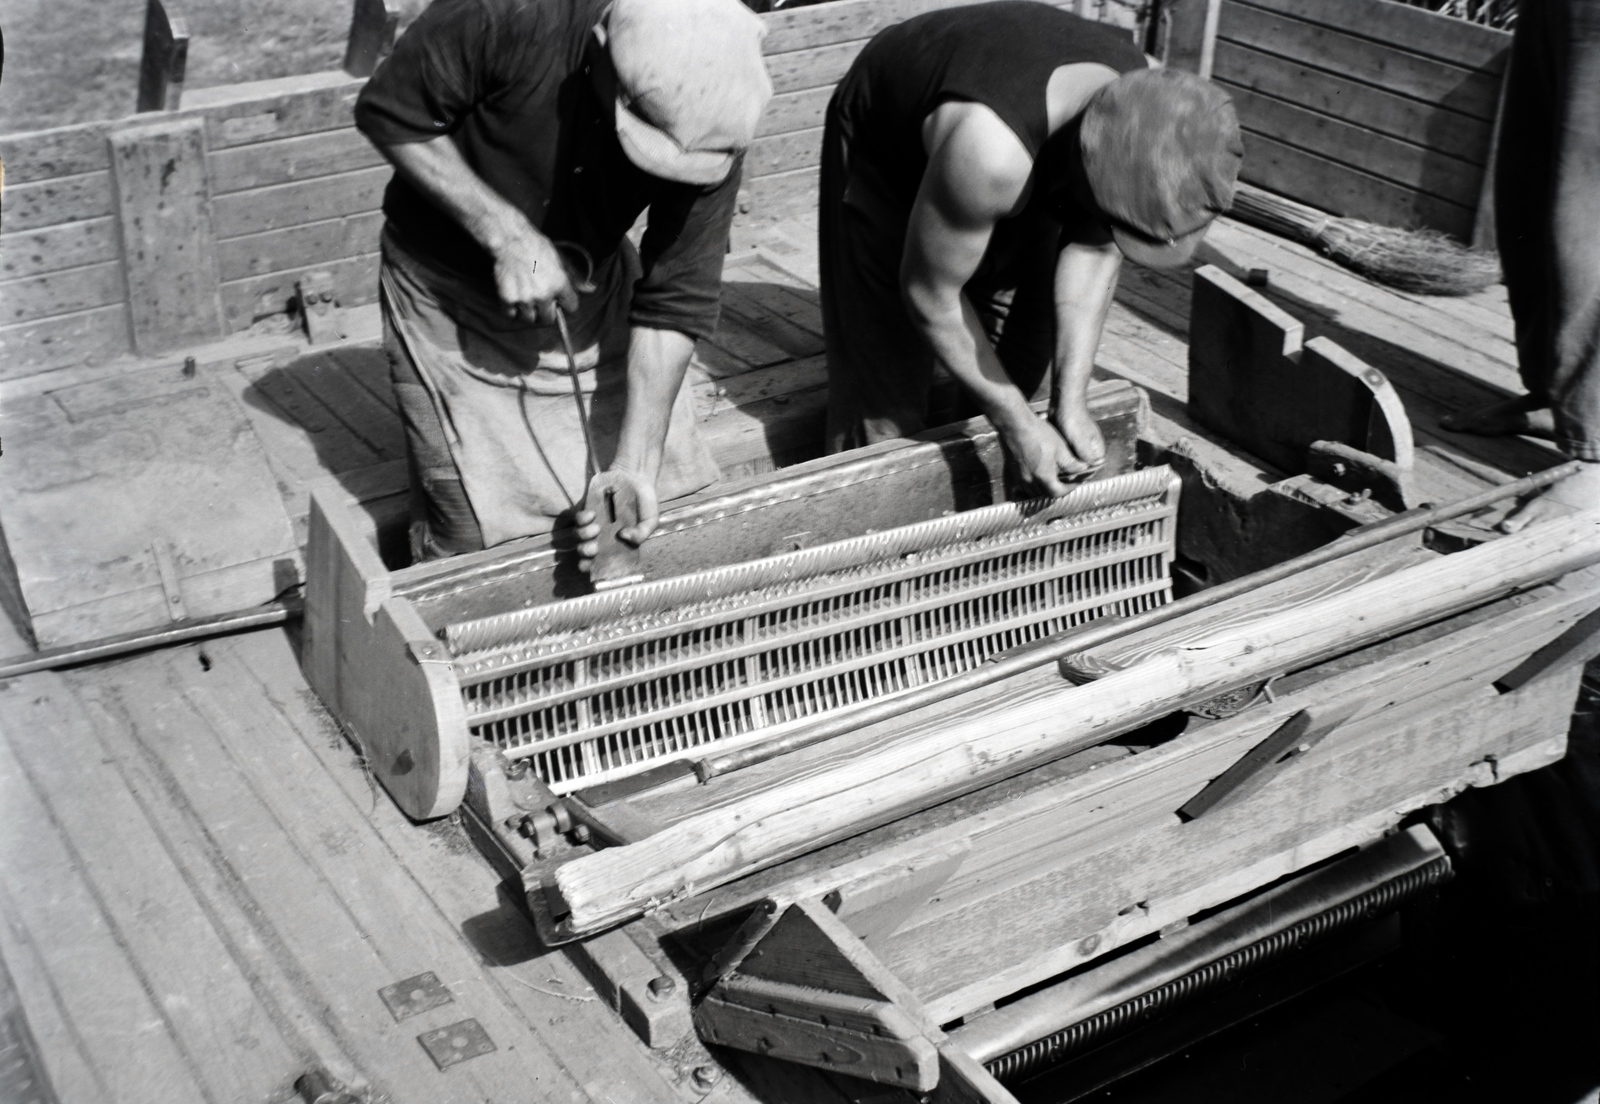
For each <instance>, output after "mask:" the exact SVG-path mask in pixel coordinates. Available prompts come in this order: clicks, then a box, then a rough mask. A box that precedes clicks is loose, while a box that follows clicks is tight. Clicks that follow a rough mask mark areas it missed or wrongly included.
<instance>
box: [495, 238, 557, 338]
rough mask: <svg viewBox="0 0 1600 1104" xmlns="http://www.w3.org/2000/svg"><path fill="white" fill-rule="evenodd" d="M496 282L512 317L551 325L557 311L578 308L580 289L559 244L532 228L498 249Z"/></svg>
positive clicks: (496, 253)
mask: <svg viewBox="0 0 1600 1104" xmlns="http://www.w3.org/2000/svg"><path fill="white" fill-rule="evenodd" d="M494 282H495V289H496V290H497V291H498V292H499V293H500V301H501V302H502V303H504V304H505V305H506V313H507V314H509V315H517V314H522V315H525V316H528V317H532V318H535V319H537V320H538V321H539V322H541V323H543V324H545V325H549V324H550V323H552V322H554V321H555V320H556V312H555V308H556V306H557V305H559V306H560V307H561V309H562V310H564V311H566V312H567V313H568V314H571V313H572V312H573V311H575V310H577V309H578V289H577V288H576V287H574V286H573V283H572V277H571V276H569V275H568V274H567V267H566V265H565V264H563V263H562V260H561V253H560V252H559V251H558V250H557V249H556V246H555V243H554V242H552V241H551V240H550V239H549V238H547V237H545V236H544V235H543V234H541V233H539V232H538V231H537V230H535V229H533V228H532V227H527V228H526V229H525V230H523V232H521V233H518V234H514V235H512V236H511V237H509V238H508V239H507V240H506V242H505V243H504V244H503V245H501V246H500V247H499V248H497V249H495V250H494Z"/></svg>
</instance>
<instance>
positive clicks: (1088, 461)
mask: <svg viewBox="0 0 1600 1104" xmlns="http://www.w3.org/2000/svg"><path fill="white" fill-rule="evenodd" d="M1050 421H1051V423H1052V424H1053V425H1054V426H1055V427H1056V430H1057V432H1059V433H1060V434H1061V436H1062V437H1063V438H1064V439H1065V440H1066V442H1067V447H1068V448H1070V449H1071V450H1072V454H1073V455H1074V456H1076V457H1077V458H1078V459H1079V460H1080V461H1082V462H1083V463H1084V464H1085V465H1086V466H1087V469H1088V471H1090V472H1096V471H1099V470H1100V469H1101V468H1103V467H1105V463H1106V439H1105V437H1104V436H1102V435H1101V433H1100V426H1099V425H1098V424H1097V423H1096V422H1095V420H1094V418H1093V416H1091V415H1090V413H1089V410H1088V407H1087V406H1085V405H1084V404H1082V403H1074V404H1071V405H1068V406H1064V407H1062V408H1061V409H1058V410H1056V411H1054V412H1053V413H1052V414H1051V415H1050Z"/></svg>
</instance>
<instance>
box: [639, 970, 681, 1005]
mask: <svg viewBox="0 0 1600 1104" xmlns="http://www.w3.org/2000/svg"><path fill="white" fill-rule="evenodd" d="M646 988H648V989H649V990H650V999H651V1000H658V1001H660V1000H666V999H667V998H668V997H670V996H672V994H673V993H674V992H676V991H677V989H678V983H677V982H675V981H673V980H672V979H671V978H669V977H668V976H667V975H666V974H662V975H661V976H660V977H653V978H651V979H650V984H649V985H648V986H647V987H646Z"/></svg>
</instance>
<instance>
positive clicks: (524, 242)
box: [379, 135, 578, 322]
mask: <svg viewBox="0 0 1600 1104" xmlns="http://www.w3.org/2000/svg"><path fill="white" fill-rule="evenodd" d="M379 149H380V150H381V152H382V153H383V155H384V156H385V157H387V158H388V159H389V161H390V163H392V164H393V165H394V167H395V169H396V170H397V171H399V172H400V173H401V174H402V175H404V176H405V177H406V179H408V180H409V181H411V183H412V184H414V185H415V186H416V187H417V188H419V189H420V190H421V191H422V192H423V194H425V195H426V196H427V197H428V198H429V199H431V200H432V201H433V202H434V204H435V205H437V206H438V207H439V208H440V209H441V210H442V211H444V212H445V213H446V214H447V215H449V216H450V217H451V218H453V219H455V220H456V222H458V223H459V224H460V225H461V226H462V228H463V229H465V230H466V231H467V233H469V234H471V235H472V237H473V238H474V239H475V240H476V241H477V242H478V244H479V245H481V246H483V248H484V249H485V251H487V252H488V254H489V255H490V256H491V257H493V258H494V261H495V273H494V275H495V288H496V290H497V291H498V292H499V294H500V299H501V301H502V302H504V303H505V304H506V306H507V307H508V308H509V309H512V310H515V309H516V308H518V307H519V306H522V305H527V306H530V307H532V308H533V309H534V311H535V312H536V313H537V315H538V317H539V318H540V320H541V321H545V322H549V321H551V320H552V317H553V316H552V314H551V312H550V310H549V307H548V304H550V303H552V302H558V303H560V304H561V306H562V307H563V308H565V309H566V310H569V311H570V310H576V309H577V306H578V297H577V292H576V291H575V290H574V289H573V287H572V282H571V280H570V279H569V278H568V276H567V273H566V269H565V267H564V266H563V265H562V263H561V255H560V254H559V253H558V252H556V248H555V246H554V245H553V244H552V243H551V241H550V239H549V238H547V237H545V236H544V235H543V234H541V233H539V231H537V230H535V229H534V228H533V224H532V223H530V222H529V221H528V220H527V218H526V217H524V215H523V214H522V212H521V211H519V210H517V209H516V208H515V207H514V206H512V205H511V204H510V203H509V202H508V201H507V200H506V199H505V197H503V196H501V195H500V194H499V193H498V192H496V191H495V190H494V189H493V188H491V187H489V185H488V184H487V183H485V182H484V180H483V178H482V177H480V176H479V175H478V174H477V173H476V172H474V171H473V169H472V166H471V165H469V164H467V160H466V158H464V157H462V156H461V151H460V150H458V149H457V148H456V145H455V142H453V141H452V140H451V139H450V138H449V137H448V136H445V135H441V136H440V137H438V138H434V139H431V140H430V141H427V142H402V143H398V144H395V145H391V146H380V147H379Z"/></svg>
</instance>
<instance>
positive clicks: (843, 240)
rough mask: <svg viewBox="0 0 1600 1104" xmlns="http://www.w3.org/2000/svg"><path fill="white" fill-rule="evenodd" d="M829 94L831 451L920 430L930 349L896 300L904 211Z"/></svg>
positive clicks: (825, 307)
mask: <svg viewBox="0 0 1600 1104" xmlns="http://www.w3.org/2000/svg"><path fill="white" fill-rule="evenodd" d="M849 146H850V126H849V121H848V120H847V119H845V118H844V117H843V113H842V112H841V111H840V110H839V97H838V96H837V95H836V96H835V97H834V100H833V102H832V103H830V104H829V105H828V117H827V126H826V129H825V130H824V132H823V139H822V180H821V189H820V193H821V194H820V196H819V204H818V221H819V233H818V242H817V246H818V250H817V252H818V260H819V263H820V270H821V275H822V288H821V299H822V333H823V341H824V344H825V346H826V348H827V353H828V428H827V447H828V451H829V452H838V451H840V450H842V449H847V448H859V447H860V446H862V445H868V444H871V443H872V442H874V441H881V440H885V439H887V438H890V437H904V436H908V435H910V434H913V433H917V432H920V431H921V430H922V429H923V428H924V426H925V424H926V419H927V413H928V389H929V386H930V385H931V383H932V381H933V357H932V355H931V354H930V353H929V352H928V349H927V345H926V344H925V343H924V342H923V340H922V337H921V335H920V334H918V333H917V331H916V329H915V328H914V327H913V326H912V325H911V321H910V319H909V318H907V317H906V312H905V307H904V306H902V305H901V302H900V257H901V254H902V253H903V252H904V251H905V230H906V220H907V218H908V217H909V214H910V212H909V211H905V210H898V209H896V206H895V205H894V204H893V202H892V201H891V200H889V199H888V198H887V196H886V194H885V189H884V188H883V187H882V186H881V185H879V184H878V183H877V182H876V181H875V180H874V179H873V177H872V176H871V175H869V174H866V173H864V172H863V167H862V166H856V167H855V168H854V171H852V167H851V166H850V163H849V162H850V150H849Z"/></svg>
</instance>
